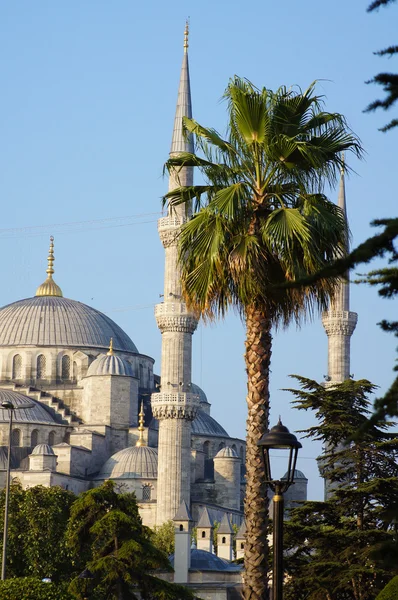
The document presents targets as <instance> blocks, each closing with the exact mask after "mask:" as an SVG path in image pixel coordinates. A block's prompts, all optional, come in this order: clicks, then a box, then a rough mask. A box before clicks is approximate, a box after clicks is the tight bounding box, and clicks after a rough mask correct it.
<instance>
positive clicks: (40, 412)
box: [0, 389, 56, 423]
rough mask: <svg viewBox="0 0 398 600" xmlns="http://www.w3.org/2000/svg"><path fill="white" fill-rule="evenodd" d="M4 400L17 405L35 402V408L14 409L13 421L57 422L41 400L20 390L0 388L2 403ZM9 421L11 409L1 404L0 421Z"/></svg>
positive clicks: (0, 402)
mask: <svg viewBox="0 0 398 600" xmlns="http://www.w3.org/2000/svg"><path fill="white" fill-rule="evenodd" d="M3 402H11V403H12V404H13V406H15V407H18V406H23V405H25V404H34V407H33V408H21V409H17V410H14V414H13V421H14V422H16V423H56V421H55V420H54V419H53V417H52V416H51V415H50V413H49V412H47V411H46V409H45V408H44V407H43V406H42V405H41V404H40V403H39V402H37V401H35V400H32V398H28V396H24V395H23V394H19V393H18V392H14V391H12V390H2V389H0V405H1V404H2V403H3ZM8 421H9V410H8V409H7V408H1V406H0V423H5V422H7V423H8Z"/></svg>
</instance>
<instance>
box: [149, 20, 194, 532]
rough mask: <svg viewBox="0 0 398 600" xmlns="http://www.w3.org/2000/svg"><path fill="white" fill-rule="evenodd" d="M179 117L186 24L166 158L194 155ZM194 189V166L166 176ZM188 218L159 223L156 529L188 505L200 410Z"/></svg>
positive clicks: (183, 209)
mask: <svg viewBox="0 0 398 600" xmlns="http://www.w3.org/2000/svg"><path fill="white" fill-rule="evenodd" d="M183 116H187V117H191V116H192V107H191V89H190V82H189V66H188V23H187V24H186V27H185V33H184V57H183V61H182V68H181V77H180V85H179V88H178V98H177V109H176V115H175V120H174V130H173V138H172V142H171V150H170V157H173V156H178V154H179V153H180V152H193V140H192V139H191V138H190V137H189V138H186V137H185V135H184V131H183V124H182V117H183ZM192 184H193V171H192V167H183V168H182V169H180V170H179V171H178V173H174V174H171V175H170V179H169V190H173V189H175V188H178V187H180V186H188V185H192ZM190 214H191V207H190V206H186V205H182V204H180V205H178V206H170V205H169V207H168V214H167V217H164V218H162V219H160V220H159V223H158V231H159V236H160V239H161V241H162V244H163V246H164V249H165V275H164V301H163V302H161V303H160V304H157V305H156V307H155V316H156V321H157V324H158V327H159V329H160V331H161V333H162V358H161V362H162V366H161V388H160V392H159V393H156V394H152V399H151V404H152V412H153V415H154V417H155V418H156V419H158V421H159V442H158V457H159V458H158V488H157V516H156V522H157V524H158V525H161V524H162V523H164V522H165V521H168V520H170V519H173V518H174V516H175V514H176V512H177V510H178V508H179V506H180V505H181V503H182V502H184V501H185V502H186V503H187V504H188V506H189V503H190V480H191V474H190V471H191V421H192V420H193V419H194V418H195V416H196V413H197V410H198V407H199V398H198V396H196V395H195V394H193V393H192V392H191V371H192V334H193V332H194V331H195V329H196V327H197V324H198V322H197V319H196V318H195V316H194V315H193V314H191V313H190V312H189V311H188V310H187V307H186V305H185V303H184V301H183V299H182V296H181V281H180V270H179V266H178V248H177V235H178V232H179V230H180V228H181V226H182V225H183V224H184V223H185V222H186V221H187V219H188V218H189V216H190Z"/></svg>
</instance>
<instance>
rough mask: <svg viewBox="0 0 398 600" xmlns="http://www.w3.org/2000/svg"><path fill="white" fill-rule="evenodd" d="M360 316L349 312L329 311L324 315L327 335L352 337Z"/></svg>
mask: <svg viewBox="0 0 398 600" xmlns="http://www.w3.org/2000/svg"><path fill="white" fill-rule="evenodd" d="M357 321H358V314H357V313H355V312H351V311H348V310H343V311H334V310H328V311H326V312H324V313H323V315H322V325H323V327H324V329H325V331H326V334H327V335H352V333H353V331H354V329H355V327H356V324H357Z"/></svg>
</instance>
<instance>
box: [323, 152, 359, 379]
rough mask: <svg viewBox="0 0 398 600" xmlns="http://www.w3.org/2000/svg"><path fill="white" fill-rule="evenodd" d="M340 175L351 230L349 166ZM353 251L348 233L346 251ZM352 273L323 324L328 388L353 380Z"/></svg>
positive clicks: (340, 199) (341, 203)
mask: <svg viewBox="0 0 398 600" xmlns="http://www.w3.org/2000/svg"><path fill="white" fill-rule="evenodd" d="M342 158H343V167H342V169H341V175H340V185H339V195H338V200H337V203H338V206H339V208H341V210H342V211H343V212H344V215H345V219H346V224H347V231H348V219H347V210H346V195H345V180H344V175H345V165H344V155H343V157H342ZM348 251H349V246H348V234H347V242H346V248H345V252H348ZM349 285H350V284H349V280H348V273H347V275H346V278H345V279H342V280H341V281H340V283H339V285H338V288H337V290H336V293H335V296H334V298H333V301H332V302H331V304H330V309H329V310H328V311H327V312H325V313H324V314H323V316H322V324H323V326H324V328H325V331H326V334H327V336H328V375H327V382H326V385H328V386H330V385H334V384H336V383H342V382H343V381H345V380H346V379H349V377H350V374H351V373H350V346H351V336H352V334H353V332H354V329H355V326H356V324H357V320H358V315H357V313H355V312H351V311H350V288H349Z"/></svg>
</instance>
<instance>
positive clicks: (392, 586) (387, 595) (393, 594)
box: [376, 575, 398, 600]
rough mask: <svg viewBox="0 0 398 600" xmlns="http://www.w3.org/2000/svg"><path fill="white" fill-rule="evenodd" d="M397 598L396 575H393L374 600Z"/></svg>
mask: <svg viewBox="0 0 398 600" xmlns="http://www.w3.org/2000/svg"><path fill="white" fill-rule="evenodd" d="M397 598H398V575H396V576H395V577H393V578H392V579H391V581H389V582H388V583H387V585H386V587H385V588H384V589H382V590H381V592H380V594H378V596H377V597H376V600H397Z"/></svg>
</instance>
